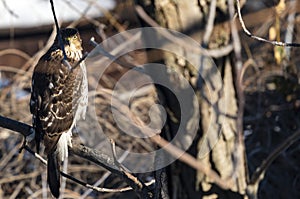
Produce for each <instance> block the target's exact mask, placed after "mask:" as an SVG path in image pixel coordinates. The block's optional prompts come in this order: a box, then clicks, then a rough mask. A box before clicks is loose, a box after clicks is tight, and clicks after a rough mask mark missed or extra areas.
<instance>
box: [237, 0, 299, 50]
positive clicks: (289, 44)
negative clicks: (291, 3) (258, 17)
mask: <svg viewBox="0 0 300 199" xmlns="http://www.w3.org/2000/svg"><path fill="white" fill-rule="evenodd" d="M236 5H237V14H238V18H239V21H240V24H241V26H242V28H243V32H244V33H245V34H246V35H247V36H248V37H250V38H252V39H255V40H258V41H262V42H265V43H269V44H272V45H274V46H284V47H300V44H299V43H285V42H281V41H271V40H268V39H265V38H262V37H258V36H255V35H252V33H251V32H250V31H249V30H248V29H247V27H246V25H245V23H244V20H243V17H242V14H241V6H240V1H239V0H236Z"/></svg>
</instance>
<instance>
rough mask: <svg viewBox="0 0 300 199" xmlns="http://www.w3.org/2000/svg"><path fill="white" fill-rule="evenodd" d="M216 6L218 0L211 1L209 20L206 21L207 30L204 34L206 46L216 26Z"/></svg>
mask: <svg viewBox="0 0 300 199" xmlns="http://www.w3.org/2000/svg"><path fill="white" fill-rule="evenodd" d="M216 8H217V0H212V1H211V2H210V7H209V15H208V20H207V23H206V27H205V32H204V36H203V44H204V46H207V44H208V42H209V38H210V36H211V33H212V31H213V28H214V21H215V17H216Z"/></svg>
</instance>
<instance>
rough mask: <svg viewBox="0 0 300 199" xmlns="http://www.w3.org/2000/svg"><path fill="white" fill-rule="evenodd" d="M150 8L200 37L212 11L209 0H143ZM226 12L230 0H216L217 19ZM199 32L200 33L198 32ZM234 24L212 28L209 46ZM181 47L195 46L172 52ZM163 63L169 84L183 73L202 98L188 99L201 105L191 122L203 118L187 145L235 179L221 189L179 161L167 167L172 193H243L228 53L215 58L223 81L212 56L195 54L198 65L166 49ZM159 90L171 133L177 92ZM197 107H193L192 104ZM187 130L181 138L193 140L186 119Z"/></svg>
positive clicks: (222, 40) (223, 39)
mask: <svg viewBox="0 0 300 199" xmlns="http://www.w3.org/2000/svg"><path fill="white" fill-rule="evenodd" d="M136 2H137V4H139V5H141V6H142V7H143V8H144V9H145V11H147V12H148V14H149V15H150V16H151V17H152V18H153V19H155V20H156V21H157V23H158V24H160V25H161V26H162V27H165V28H169V29H172V30H176V31H180V32H183V33H185V34H189V35H193V38H194V39H196V40H197V41H198V42H199V43H201V37H202V35H201V34H200V33H199V32H200V31H201V30H203V29H204V27H205V24H206V20H207V17H208V14H209V6H210V1H207V0H199V1H197V0H191V1H172V0H165V1H160V0H154V1H151V2H150V1H147V0H139V1H136ZM226 14H227V8H226V3H225V1H224V0H218V1H217V13H216V19H215V21H218V20H219V18H220V17H221V18H224V16H226ZM195 35H196V36H195ZM229 38H230V30H229V28H228V27H227V26H226V25H225V26H219V29H214V30H213V32H212V35H211V37H210V42H209V43H208V44H207V46H208V47H210V48H217V47H220V46H224V45H226V44H228V43H229ZM178 51H181V52H180V54H182V55H185V57H187V56H193V55H192V53H191V52H187V51H185V50H184V49H183V48H180V47H179V46H174V51H173V52H178ZM163 55H164V56H163V58H164V64H165V65H166V66H167V68H168V69H169V70H166V71H165V72H166V73H167V74H168V76H169V81H170V83H171V84H173V85H176V86H178V87H181V89H182V88H183V87H184V86H182V85H183V84H182V82H181V81H180V78H178V77H177V75H178V74H182V75H183V76H184V77H185V78H186V79H188V80H189V82H190V84H191V85H192V86H193V88H194V91H195V93H197V95H198V98H190V100H191V102H188V103H190V104H194V103H198V105H199V107H200V110H199V112H200V118H201V119H200V121H195V117H193V116H194V114H195V112H194V114H191V115H190V122H191V123H192V124H193V125H196V124H200V128H199V130H198V134H197V136H196V139H195V140H194V141H193V144H192V146H191V147H190V148H189V150H188V151H187V152H188V153H190V154H192V155H194V156H195V157H197V158H198V160H199V161H200V162H201V163H203V164H204V165H206V166H207V167H210V168H211V169H213V170H215V171H217V172H218V173H219V175H220V176H221V177H222V178H223V179H227V178H230V177H231V176H233V175H234V176H235V178H234V185H233V186H232V188H231V189H230V190H222V189H221V188H219V187H217V186H216V185H215V184H214V183H213V182H212V181H211V180H210V179H209V178H207V177H206V176H205V175H204V174H203V173H201V172H199V171H195V170H193V169H191V168H190V167H188V166H187V165H184V164H182V163H181V162H179V161H176V162H175V163H173V164H172V165H171V166H169V168H168V172H167V174H168V182H169V184H168V188H169V194H170V197H171V198H181V199H184V198H199V197H202V198H243V195H244V194H245V189H246V170H247V169H246V165H242V166H239V167H238V166H237V165H236V159H237V158H242V159H244V157H236V156H237V154H236V152H235V150H236V149H237V142H236V138H237V136H236V117H237V100H236V96H235V89H234V81H233V78H234V77H233V66H232V64H231V62H230V55H228V56H226V57H222V58H219V59H215V60H214V61H215V63H216V64H217V66H218V69H219V71H222V72H221V75H222V79H223V82H222V84H221V85H220V84H218V82H216V81H215V77H216V76H217V75H218V72H219V71H216V70H210V71H208V70H207V69H211V68H212V67H206V66H207V65H206V64H208V65H210V64H214V63H213V62H212V61H211V59H210V58H206V57H203V56H200V55H198V56H195V55H194V59H196V62H198V63H199V65H198V66H199V68H197V67H196V70H195V67H191V66H190V65H189V63H188V62H186V60H184V59H183V58H182V57H179V56H177V55H176V54H174V53H168V52H164V54H163ZM157 89H158V92H160V93H162V95H160V96H161V101H162V102H163V103H164V106H165V107H166V108H167V109H168V110H169V112H168V117H169V118H175V119H169V120H168V123H167V126H166V127H165V129H164V130H165V131H164V133H165V137H171V138H172V137H173V136H174V135H173V133H174V132H176V129H177V127H178V123H177V122H176V121H180V117H181V115H180V111H179V110H180V107H179V106H178V102H177V101H176V98H174V96H173V95H172V94H171V93H170V91H168V90H166V89H164V88H161V87H157ZM194 107H196V106H194ZM194 111H195V110H194ZM185 127H186V128H185V130H186V132H187V133H186V136H185V137H183V139H182V142H183V143H182V144H184V142H185V141H188V140H189V133H188V132H189V127H190V126H189V125H188V124H185Z"/></svg>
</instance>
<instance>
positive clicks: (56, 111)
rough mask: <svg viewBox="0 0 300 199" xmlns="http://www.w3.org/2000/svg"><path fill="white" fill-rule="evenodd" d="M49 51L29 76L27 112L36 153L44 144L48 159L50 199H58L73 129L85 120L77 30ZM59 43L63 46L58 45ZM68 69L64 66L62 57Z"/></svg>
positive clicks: (83, 78)
mask: <svg viewBox="0 0 300 199" xmlns="http://www.w3.org/2000/svg"><path fill="white" fill-rule="evenodd" d="M60 35H61V39H60V37H59V35H57V36H56V38H55V40H54V43H53V44H52V46H51V47H50V49H49V50H48V51H47V52H46V53H45V54H44V55H43V56H42V57H41V58H40V60H39V62H38V63H37V65H36V66H35V68H34V72H33V76H32V91H31V99H30V112H31V113H32V115H33V128H34V131H35V141H36V149H37V153H39V148H40V142H41V141H42V140H43V143H44V145H45V154H46V155H47V159H48V164H47V181H48V184H49V187H50V191H51V193H52V195H53V196H55V197H57V198H58V197H59V188H60V170H59V168H60V164H61V162H62V161H64V159H65V158H66V157H68V146H70V147H72V143H71V136H72V128H73V127H74V126H75V125H76V121H78V120H79V119H80V118H82V119H84V118H85V113H86V108H87V101H88V82H87V74H86V68H85V64H84V62H81V63H80V65H79V66H78V67H73V68H70V66H75V65H76V64H77V63H78V61H79V60H80V59H81V58H82V46H81V43H82V41H81V39H80V35H79V32H78V31H77V29H73V28H66V29H61V30H60ZM61 41H62V43H63V45H62V44H61ZM62 46H64V48H65V55H66V58H67V61H68V62H69V64H70V65H67V64H64V63H63V60H64V54H63V51H62V49H61V47H62Z"/></svg>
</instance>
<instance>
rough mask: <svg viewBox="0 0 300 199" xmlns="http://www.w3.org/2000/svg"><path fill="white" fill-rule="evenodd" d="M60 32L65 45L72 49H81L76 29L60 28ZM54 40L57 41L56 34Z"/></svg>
mask: <svg viewBox="0 0 300 199" xmlns="http://www.w3.org/2000/svg"><path fill="white" fill-rule="evenodd" d="M60 34H61V36H62V40H63V43H64V46H65V47H70V48H71V49H73V50H82V47H81V43H82V41H81V39H80V35H79V32H78V30H77V29H75V28H65V29H60ZM55 42H59V39H58V36H56V38H55Z"/></svg>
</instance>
